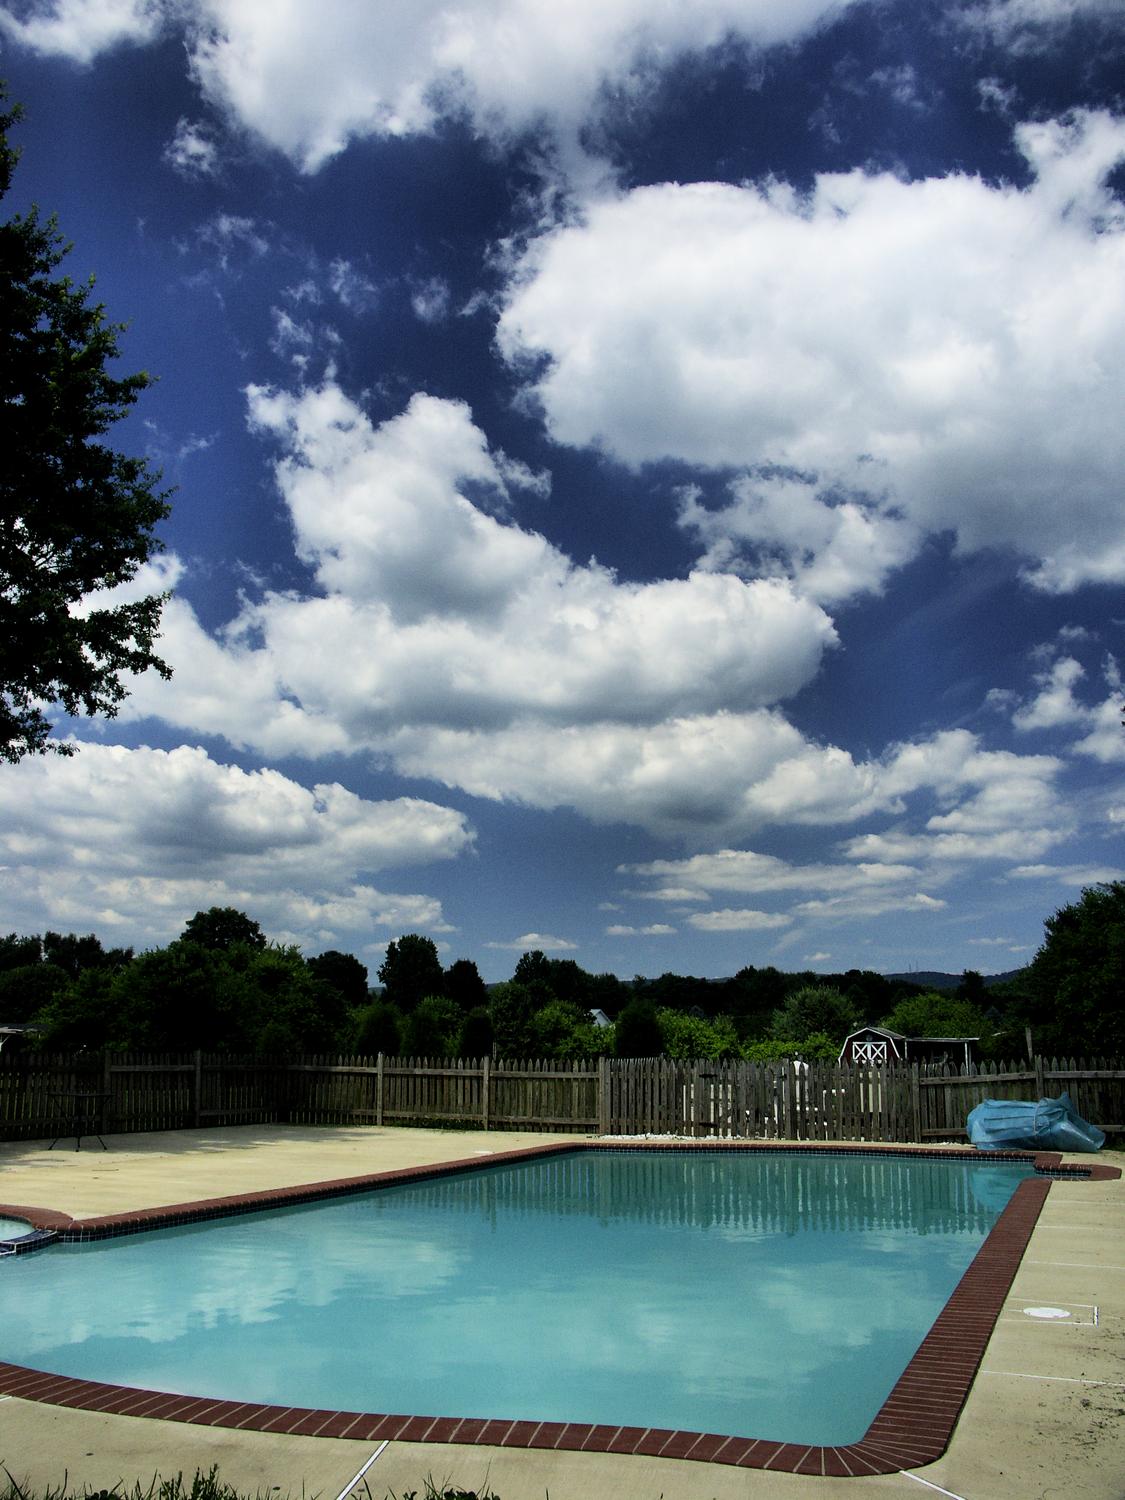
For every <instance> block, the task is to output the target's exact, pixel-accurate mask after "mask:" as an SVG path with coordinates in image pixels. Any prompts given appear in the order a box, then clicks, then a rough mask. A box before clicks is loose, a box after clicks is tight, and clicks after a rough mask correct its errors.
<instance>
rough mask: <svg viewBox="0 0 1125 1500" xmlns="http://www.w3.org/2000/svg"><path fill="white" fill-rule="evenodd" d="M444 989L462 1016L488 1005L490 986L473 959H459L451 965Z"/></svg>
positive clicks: (447, 970) (447, 971)
mask: <svg viewBox="0 0 1125 1500" xmlns="http://www.w3.org/2000/svg"><path fill="white" fill-rule="evenodd" d="M443 989H444V993H445V994H446V995H448V996H449V998H450V999H451V1000H452V1001H453V1003H454V1005H456V1006H457V1008H458V1010H459V1011H460V1012H461V1014H462V1015H468V1013H469V1011H471V1010H476V1009H478V1007H480V1006H482V1005H487V1004H488V986H487V985H486V984H485V982H484V980H483V979H482V978H481V977H480V970H479V969H478V968H477V966H476V964H475V963H473V961H472V959H471V958H459V959H458V960H457V961H456V963H452V964H450V966H449V968H448V969H446V971H445V983H444V986H443Z"/></svg>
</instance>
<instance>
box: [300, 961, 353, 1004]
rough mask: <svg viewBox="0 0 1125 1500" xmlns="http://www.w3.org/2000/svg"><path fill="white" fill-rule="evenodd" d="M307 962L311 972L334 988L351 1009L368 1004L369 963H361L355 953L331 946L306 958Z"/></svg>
mask: <svg viewBox="0 0 1125 1500" xmlns="http://www.w3.org/2000/svg"><path fill="white" fill-rule="evenodd" d="M306 963H307V964H308V966H309V972H310V973H311V974H312V975H313V976H314V977H315V978H317V979H319V980H321V981H323V983H324V984H327V985H329V986H330V987H331V988H332V989H334V990H335V991H336V992H337V993H338V994H339V995H340V996H341V998H342V1000H343V1002H344V1004H345V1005H346V1006H348V1007H349V1009H351V1008H354V1007H356V1006H364V1005H366V1004H367V1001H368V990H367V965H366V964H362V963H360V961H359V959H358V958H356V957H355V955H354V954H353V953H340V952H338V951H337V950H336V949H335V948H329V949H328V950H327V952H325V953H318V954H317V955H316V956H315V957H314V958H310V959H306Z"/></svg>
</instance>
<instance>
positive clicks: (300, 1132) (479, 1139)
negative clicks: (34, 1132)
mask: <svg viewBox="0 0 1125 1500" xmlns="http://www.w3.org/2000/svg"><path fill="white" fill-rule="evenodd" d="M583 1138H584V1137H582V1136H572V1137H567V1136H559V1135H549V1134H544V1133H536V1132H531V1131H528V1132H521V1133H520V1134H519V1135H518V1136H517V1135H515V1134H513V1133H510V1132H506V1131H497V1130H456V1131H454V1130H407V1129H403V1128H401V1127H395V1126H381V1127H379V1128H378V1129H375V1128H372V1127H370V1126H368V1127H363V1126H359V1127H356V1128H354V1129H348V1128H346V1127H340V1128H338V1129H325V1128H323V1127H321V1126H313V1125H305V1126H302V1125H248V1126H242V1127H240V1128H237V1129H233V1130H164V1131H154V1132H151V1133H143V1134H141V1133H138V1134H137V1135H111V1136H107V1137H105V1143H106V1146H107V1147H108V1148H109V1149H108V1150H106V1151H103V1150H102V1149H101V1147H100V1146H99V1145H98V1143H97V1140H96V1139H93V1138H91V1137H89V1136H87V1137H85V1138H84V1139H83V1143H82V1149H81V1151H76V1150H75V1149H74V1146H73V1141H65V1140H64V1141H60V1142H59V1144H58V1145H57V1146H55V1147H54V1149H53V1150H51V1149H49V1146H50V1143H49V1142H48V1141H30V1142H28V1141H3V1142H0V1202H3V1203H15V1204H23V1205H28V1206H33V1207H37V1208H53V1209H55V1210H57V1211H58V1212H60V1213H66V1214H70V1215H72V1217H74V1218H76V1219H81V1218H90V1217H92V1216H93V1215H96V1214H115V1213H125V1212H128V1211H129V1210H130V1209H138V1208H158V1207H163V1206H165V1205H167V1204H170V1203H188V1202H195V1201H198V1200H199V1199H202V1198H223V1197H227V1196H228V1195H231V1194H235V1193H255V1192H260V1191H262V1190H265V1189H268V1188H285V1187H296V1186H299V1185H301V1184H303V1183H308V1182H323V1181H327V1180H330V1179H332V1178H336V1177H359V1176H362V1175H363V1174H364V1173H367V1172H387V1171H391V1170H393V1169H395V1168H398V1167H422V1166H430V1165H432V1164H433V1163H434V1162H440V1161H453V1160H455V1159H459V1158H461V1157H469V1156H481V1157H487V1156H492V1155H494V1154H495V1153H497V1152H500V1151H510V1150H512V1149H513V1146H515V1145H517V1144H518V1145H520V1146H541V1145H550V1144H552V1143H554V1142H558V1141H560V1140H567V1139H572V1140H581V1139H583Z"/></svg>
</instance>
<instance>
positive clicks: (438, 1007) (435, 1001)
mask: <svg viewBox="0 0 1125 1500" xmlns="http://www.w3.org/2000/svg"><path fill="white" fill-rule="evenodd" d="M460 1030H461V1011H460V1008H459V1007H458V1005H457V1003H456V1001H454V1000H449V999H447V998H446V996H445V995H426V996H425V997H424V998H423V999H421V1000H419V1002H418V1004H417V1005H416V1006H415V1007H414V1009H413V1010H412V1011H411V1012H410V1014H409V1015H408V1016H407V1017H406V1020H405V1021H404V1022H403V1026H402V1050H403V1054H404V1055H405V1056H406V1057H452V1056H453V1054H454V1053H455V1052H456V1050H457V1039H458V1034H459V1033H460Z"/></svg>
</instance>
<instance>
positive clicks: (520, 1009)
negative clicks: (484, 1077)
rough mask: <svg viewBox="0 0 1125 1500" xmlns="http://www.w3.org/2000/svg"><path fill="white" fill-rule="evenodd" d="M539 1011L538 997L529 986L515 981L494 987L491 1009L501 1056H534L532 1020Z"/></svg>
mask: <svg viewBox="0 0 1125 1500" xmlns="http://www.w3.org/2000/svg"><path fill="white" fill-rule="evenodd" d="M536 1008H537V1006H536V1001H535V997H534V995H533V994H532V992H531V990H530V989H529V988H528V987H527V985H526V984H517V983H516V981H515V980H514V979H512V980H509V981H508V983H507V984H495V985H493V987H492V996H491V999H490V1001H489V1007H488V1010H489V1015H490V1016H491V1017H492V1032H493V1037H494V1042H495V1047H496V1052H497V1055H498V1056H500V1057H530V1055H531V1018H532V1016H533V1015H534V1014H535V1011H536Z"/></svg>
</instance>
